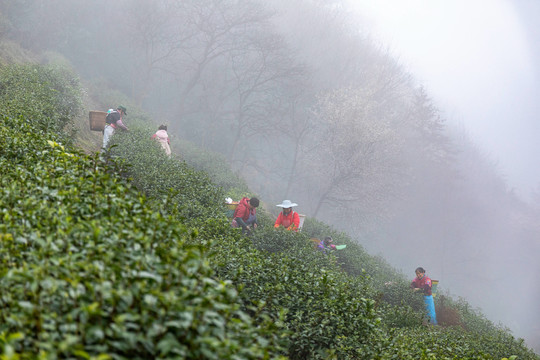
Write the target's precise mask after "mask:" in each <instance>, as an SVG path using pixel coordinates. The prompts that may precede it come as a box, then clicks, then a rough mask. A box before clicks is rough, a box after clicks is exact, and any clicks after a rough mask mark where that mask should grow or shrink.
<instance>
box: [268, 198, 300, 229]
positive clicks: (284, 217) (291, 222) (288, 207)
mask: <svg viewBox="0 0 540 360" xmlns="http://www.w3.org/2000/svg"><path fill="white" fill-rule="evenodd" d="M276 206H279V207H280V208H282V209H283V210H282V211H281V212H280V213H279V215H278V217H277V219H276V223H275V224H274V227H275V228H278V227H280V226H283V227H284V228H285V229H287V230H293V231H298V227H299V226H300V216H299V215H298V213H297V212H294V211H293V209H292V208H293V207H295V206H298V204H296V203H293V202H291V200H283V202H282V203H281V204H278V205H276Z"/></svg>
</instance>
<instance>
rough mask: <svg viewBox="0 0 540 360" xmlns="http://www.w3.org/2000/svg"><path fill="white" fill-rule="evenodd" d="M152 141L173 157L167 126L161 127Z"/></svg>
mask: <svg viewBox="0 0 540 360" xmlns="http://www.w3.org/2000/svg"><path fill="white" fill-rule="evenodd" d="M152 139H155V140H157V141H158V142H159V143H160V145H161V147H162V148H163V150H165V153H166V154H167V156H171V142H170V140H169V134H167V125H160V126H159V128H158V131H156V133H155V134H154V135H152Z"/></svg>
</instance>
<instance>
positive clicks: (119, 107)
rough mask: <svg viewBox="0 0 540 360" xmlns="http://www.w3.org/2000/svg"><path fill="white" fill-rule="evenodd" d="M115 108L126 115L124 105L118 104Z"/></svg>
mask: <svg viewBox="0 0 540 360" xmlns="http://www.w3.org/2000/svg"><path fill="white" fill-rule="evenodd" d="M116 109H117V110H122V112H123V113H124V114H126V115H127V109H126V108H125V106H122V105H120V106H118V107H117V108H116Z"/></svg>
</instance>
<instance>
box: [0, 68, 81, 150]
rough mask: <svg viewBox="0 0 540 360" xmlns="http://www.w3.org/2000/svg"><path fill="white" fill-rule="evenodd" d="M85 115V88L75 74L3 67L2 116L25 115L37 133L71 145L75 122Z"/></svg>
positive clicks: (0, 79) (0, 87)
mask: <svg viewBox="0 0 540 360" xmlns="http://www.w3.org/2000/svg"><path fill="white" fill-rule="evenodd" d="M81 111H82V102H81V88H80V84H79V80H78V79H77V77H76V76H75V75H74V74H73V73H72V72H70V71H68V70H66V69H63V68H60V67H57V66H52V65H51V66H40V65H32V64H26V65H9V66H6V67H0V115H6V116H10V117H18V116H21V115H24V118H25V119H26V121H31V122H33V123H34V124H35V126H36V128H37V129H39V130H45V131H49V132H51V133H54V134H55V135H56V136H62V138H63V140H64V142H67V141H69V139H70V137H71V136H72V131H71V130H72V128H70V125H72V120H73V118H74V117H75V116H76V115H78V114H79V113H80V112H81Z"/></svg>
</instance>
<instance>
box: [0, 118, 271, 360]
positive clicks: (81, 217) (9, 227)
mask: <svg viewBox="0 0 540 360" xmlns="http://www.w3.org/2000/svg"><path fill="white" fill-rule="evenodd" d="M0 136H1V141H2V146H1V147H0V166H2V169H3V174H2V177H1V178H0V182H1V187H0V209H1V213H0V219H2V221H1V225H0V234H1V235H0V240H1V241H0V254H1V257H0V258H1V261H0V279H1V281H0V294H1V295H0V339H2V340H1V341H0V348H1V349H2V350H3V352H4V354H6V353H8V352H11V353H13V354H18V355H19V356H20V358H28V359H29V358H37V357H38V355H39V357H40V358H51V359H53V358H97V357H98V356H99V357H100V358H102V359H105V358H113V359H127V358H135V359H143V358H144V359H148V358H167V359H170V358H178V359H203V358H204V359H229V358H230V359H232V358H234V359H264V358H274V357H279V356H278V355H273V354H277V353H278V352H279V347H278V346H277V345H276V344H274V343H272V342H271V341H269V340H268V339H272V337H271V336H266V334H267V333H273V332H275V331H277V330H276V327H275V326H274V325H273V324H272V323H271V322H269V321H263V320H264V319H263V320H260V321H259V322H258V324H257V327H255V326H254V325H253V324H252V320H251V319H250V318H249V317H248V316H247V314H246V313H245V312H243V311H241V310H240V308H239V305H238V304H237V293H236V291H235V289H234V287H232V286H231V285H230V283H228V282H225V281H220V280H217V279H215V278H214V276H213V275H214V274H213V271H212V270H211V268H210V267H209V265H208V260H207V259H206V251H205V250H204V247H201V246H195V245H189V243H192V242H193V240H192V239H193V237H194V236H196V234H197V233H196V232H190V231H189V230H188V229H187V228H186V227H185V226H183V225H181V224H178V222H177V221H176V219H174V218H173V217H171V216H166V215H163V214H162V213H161V212H159V211H154V210H153V208H152V207H150V206H149V204H148V202H147V200H146V199H145V197H143V196H141V195H140V193H139V192H138V191H136V190H135V188H133V187H132V186H131V185H130V184H129V183H127V182H125V181H123V180H122V178H120V177H118V176H115V174H114V173H113V172H112V170H113V168H109V167H108V165H107V164H104V163H102V162H101V161H100V160H99V158H98V157H97V156H94V157H88V156H86V155H83V154H81V153H79V152H77V151H76V150H74V149H70V148H69V147H67V146H63V145H61V144H60V143H58V142H56V141H55V140H47V138H51V139H54V136H53V135H51V136H48V133H47V132H44V130H42V129H40V128H39V127H38V126H34V124H33V123H31V122H28V121H26V120H24V119H22V118H18V119H13V118H3V119H2V122H1V123H0ZM261 319H262V318H261Z"/></svg>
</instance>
